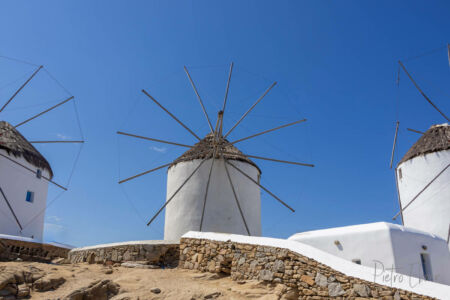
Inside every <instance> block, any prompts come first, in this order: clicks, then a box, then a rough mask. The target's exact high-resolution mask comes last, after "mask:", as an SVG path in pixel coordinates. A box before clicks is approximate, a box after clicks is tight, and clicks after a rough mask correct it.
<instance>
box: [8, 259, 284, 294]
mask: <svg viewBox="0 0 450 300" xmlns="http://www.w3.org/2000/svg"><path fill="white" fill-rule="evenodd" d="M31 268H37V269H38V270H41V271H42V272H41V273H45V276H46V278H52V277H55V278H56V277H57V278H60V277H62V278H64V279H65V282H64V283H63V284H61V285H60V286H58V287H57V288H55V289H52V290H49V291H45V292H38V291H36V290H35V289H34V288H33V289H32V291H31V299H64V298H66V297H67V296H68V295H70V294H71V293H72V292H73V291H75V290H79V289H81V288H83V287H88V286H89V285H90V284H91V283H93V282H95V281H98V280H105V279H108V280H111V281H112V282H114V283H116V284H118V285H119V286H120V289H119V292H118V294H117V295H115V296H113V297H112V298H111V299H115V300H118V299H122V300H125V299H130V300H131V299H140V300H143V299H188V300H193V299H265V300H272V299H288V298H286V295H283V297H282V294H283V292H284V291H285V288H286V287H285V286H284V285H266V284H264V283H262V282H257V281H241V282H236V281H232V280H231V279H230V277H229V276H220V275H218V274H212V273H199V272H194V271H190V270H184V269H141V268H128V267H123V266H118V267H111V266H103V265H98V264H84V263H83V264H65V265H55V264H43V263H36V262H0V272H1V270H2V269H3V270H7V269H31ZM3 272H6V271H3ZM158 289H159V290H160V292H159V293H158ZM152 290H153V291H152ZM0 298H1V297H0ZM72 299H75V298H72Z"/></svg>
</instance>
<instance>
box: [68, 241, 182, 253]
mask: <svg viewBox="0 0 450 300" xmlns="http://www.w3.org/2000/svg"><path fill="white" fill-rule="evenodd" d="M179 243H180V242H179V241H166V240H148V241H129V242H119V243H110V244H100V245H93V246H87V247H81V248H75V249H72V250H71V251H70V252H76V251H84V250H92V249H98V248H109V247H120V246H129V245H176V244H179Z"/></svg>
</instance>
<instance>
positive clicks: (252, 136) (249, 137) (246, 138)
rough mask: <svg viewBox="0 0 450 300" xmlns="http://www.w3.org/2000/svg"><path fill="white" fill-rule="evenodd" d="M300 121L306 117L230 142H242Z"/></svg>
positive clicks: (304, 120)
mask: <svg viewBox="0 0 450 300" xmlns="http://www.w3.org/2000/svg"><path fill="white" fill-rule="evenodd" d="M302 122H306V119H303V120H298V121H295V122H292V123H289V124H285V125H281V126H278V127H275V128H272V129H269V130H265V131H262V132H259V133H256V134H253V135H251V136H248V137H245V138H242V139H239V140H236V141H234V142H231V144H236V143H239V142H242V141H245V140H248V139H251V138H254V137H257V136H259V135H262V134H265V133H269V132H272V131H275V130H278V129H281V128H285V127H288V126H292V125H295V124H299V123H302Z"/></svg>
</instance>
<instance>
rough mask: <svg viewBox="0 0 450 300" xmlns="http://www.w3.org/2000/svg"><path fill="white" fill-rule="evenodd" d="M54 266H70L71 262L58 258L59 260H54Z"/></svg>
mask: <svg viewBox="0 0 450 300" xmlns="http://www.w3.org/2000/svg"><path fill="white" fill-rule="evenodd" d="M52 264H55V265H66V264H70V261H69V260H68V259H67V258H63V257H58V258H55V259H54V260H52Z"/></svg>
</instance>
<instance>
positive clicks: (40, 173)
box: [36, 169, 42, 179]
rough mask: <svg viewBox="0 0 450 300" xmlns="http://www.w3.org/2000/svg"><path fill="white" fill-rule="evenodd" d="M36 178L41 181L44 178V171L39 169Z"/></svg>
mask: <svg viewBox="0 0 450 300" xmlns="http://www.w3.org/2000/svg"><path fill="white" fill-rule="evenodd" d="M36 177H37V178H39V179H41V177H42V170H41V169H37V171H36Z"/></svg>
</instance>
